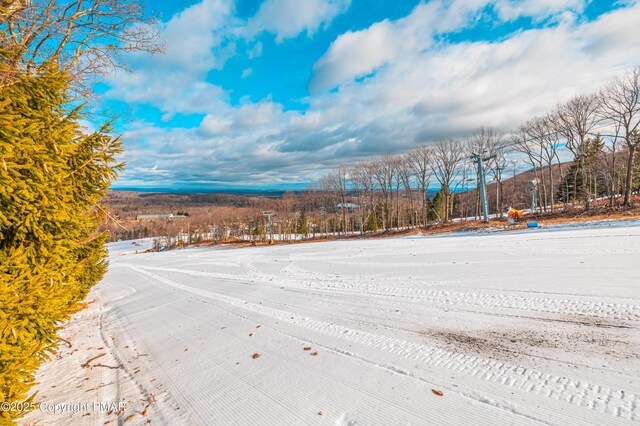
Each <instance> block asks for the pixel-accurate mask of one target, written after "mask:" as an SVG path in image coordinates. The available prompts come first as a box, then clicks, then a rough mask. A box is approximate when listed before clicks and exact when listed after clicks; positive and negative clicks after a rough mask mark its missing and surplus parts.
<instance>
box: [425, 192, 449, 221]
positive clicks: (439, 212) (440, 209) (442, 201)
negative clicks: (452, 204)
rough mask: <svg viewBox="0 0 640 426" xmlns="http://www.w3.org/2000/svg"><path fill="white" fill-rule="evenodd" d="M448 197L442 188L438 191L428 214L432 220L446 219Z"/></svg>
mask: <svg viewBox="0 0 640 426" xmlns="http://www.w3.org/2000/svg"><path fill="white" fill-rule="evenodd" d="M446 199H447V197H446V195H445V194H444V193H443V191H442V190H440V191H438V192H437V193H436V196H435V197H434V198H433V200H432V201H431V205H430V206H429V213H428V215H427V217H428V219H429V220H430V221H441V220H444V218H445V214H446V211H447V200H446Z"/></svg>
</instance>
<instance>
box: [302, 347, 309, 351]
mask: <svg viewBox="0 0 640 426" xmlns="http://www.w3.org/2000/svg"><path fill="white" fill-rule="evenodd" d="M302 350H303V351H310V350H311V346H307V347H304V348H302Z"/></svg>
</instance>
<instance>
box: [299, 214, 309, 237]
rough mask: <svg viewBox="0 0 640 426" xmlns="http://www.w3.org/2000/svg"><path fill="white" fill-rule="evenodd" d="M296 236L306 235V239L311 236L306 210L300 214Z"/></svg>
mask: <svg viewBox="0 0 640 426" xmlns="http://www.w3.org/2000/svg"><path fill="white" fill-rule="evenodd" d="M296 234H300V235H304V236H305V237H307V236H308V234H309V223H308V222H307V215H306V214H305V213H304V210H303V211H302V212H301V213H300V216H298V221H297V222H296Z"/></svg>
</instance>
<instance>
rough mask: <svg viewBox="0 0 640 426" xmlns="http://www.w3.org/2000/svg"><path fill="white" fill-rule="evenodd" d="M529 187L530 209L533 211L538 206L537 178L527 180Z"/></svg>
mask: <svg viewBox="0 0 640 426" xmlns="http://www.w3.org/2000/svg"><path fill="white" fill-rule="evenodd" d="M529 187H530V188H531V211H532V212H533V213H535V212H536V210H537V208H538V200H537V196H538V179H534V180H532V181H531V182H529Z"/></svg>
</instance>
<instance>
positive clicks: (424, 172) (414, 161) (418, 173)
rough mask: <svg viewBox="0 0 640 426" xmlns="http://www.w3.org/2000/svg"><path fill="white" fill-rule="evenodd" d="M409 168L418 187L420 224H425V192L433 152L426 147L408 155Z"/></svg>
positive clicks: (430, 173) (429, 177)
mask: <svg viewBox="0 0 640 426" xmlns="http://www.w3.org/2000/svg"><path fill="white" fill-rule="evenodd" d="M408 155H409V156H408V162H409V167H410V168H411V170H412V171H413V175H414V176H415V178H416V181H417V182H418V186H419V187H420V199H421V203H422V223H423V224H424V225H426V224H427V217H428V215H427V213H428V212H427V191H429V181H430V180H431V177H432V176H433V169H432V167H431V161H432V157H433V152H432V150H431V148H429V147H428V146H420V147H418V148H416V149H414V150H413V151H410V152H409V154H408Z"/></svg>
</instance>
